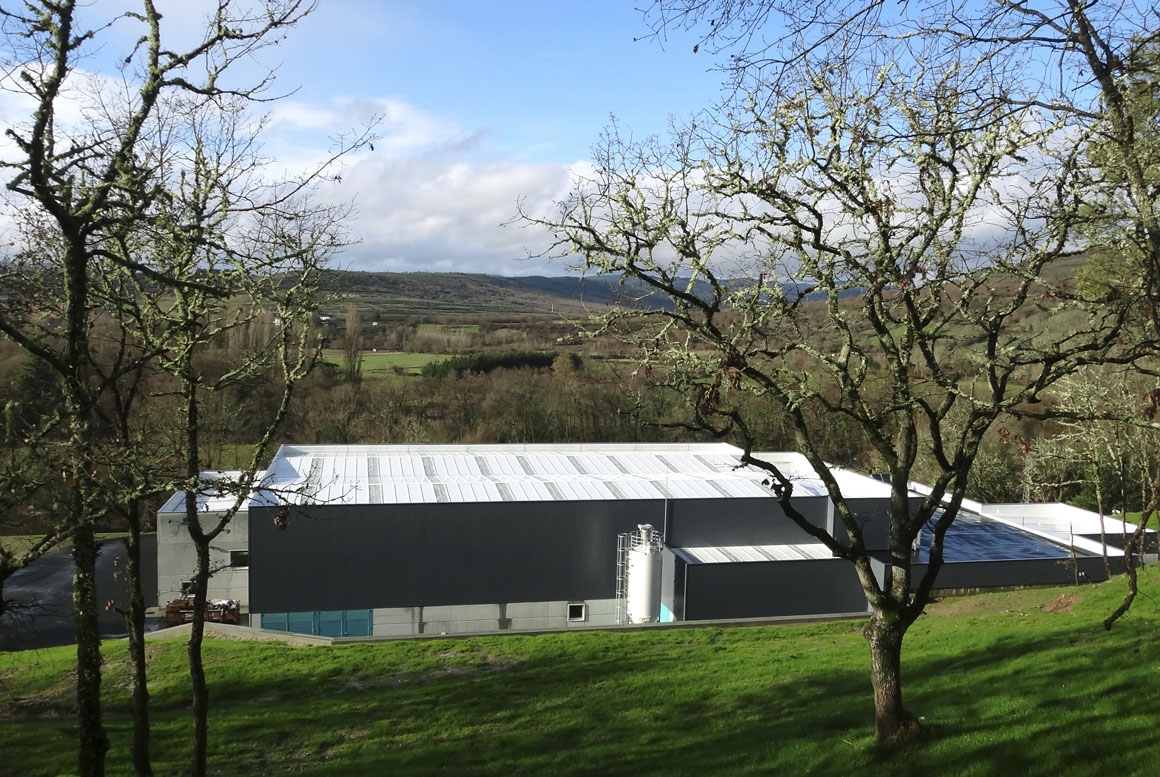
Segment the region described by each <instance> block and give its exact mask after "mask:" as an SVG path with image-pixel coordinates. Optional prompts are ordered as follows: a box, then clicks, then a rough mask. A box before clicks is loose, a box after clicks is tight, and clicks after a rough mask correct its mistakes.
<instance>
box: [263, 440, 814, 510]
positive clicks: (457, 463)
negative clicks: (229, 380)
mask: <svg viewBox="0 0 1160 777" xmlns="http://www.w3.org/2000/svg"><path fill="white" fill-rule="evenodd" d="M741 453H742V452H741V450H740V449H738V448H735V447H733V446H731V445H727V444H724V443H710V444H687V445H686V444H667V445H665V444H661V445H646V444H636V445H631V444H630V445H470V446H469V445H398V446H394V445H364V446H341V445H305V446H290V445H287V446H283V447H282V448H281V449H279V451H278V454H277V456H275V458H274V461H273V463H272V464H271V465H270V469H269V471H268V472H267V475H266V478H265V479H264V480H263V484H264V488H265V489H266V490H265V491H264V492H263V493H262V494H261V495H260V496H259V497H258V499H259V500H260V503H267V504H268V503H277V502H282V501H285V502H291V503H314V504H414V503H431V502H457V503H466V502H501V501H517V502H539V501H591V500H624V499H627V500H634V499H635V500H643V499H722V498H746V497H748V498H753V497H770V496H771V493H770V491H769V489H768V488H767V487H766V486H764V485H762V480H763V479H765V477H767V476H766V474H765V473H764V472H762V471H760V470H757V469H755V468H752V467H744V468H740V467H739V466H738V464H739V461H740V457H741ZM765 455H767V456H769V457H770V458H771V459H774V460H775V463H776V464H777V465H778V466H779V467H781V468H782V469H783V471H785V472H786V473H787V474H789V476H790V477H792V478H794V479H795V482H800V483H801V488H800V490H799V491H798V492H797V493H798V494H800V495H802V496H811V495H819V494H820V493H824V492H821V491H819V486H820V484H819V483H818V481H817V478H816V475H814V473H813V470H812V469H810V467H809V465H808V463H807V462H806V460H805V458H804V457H803V456H800V455H798V454H786V453H778V454H765Z"/></svg>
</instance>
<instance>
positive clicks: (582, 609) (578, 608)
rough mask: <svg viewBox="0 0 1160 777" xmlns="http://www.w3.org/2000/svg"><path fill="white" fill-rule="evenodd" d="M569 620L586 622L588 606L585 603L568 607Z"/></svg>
mask: <svg viewBox="0 0 1160 777" xmlns="http://www.w3.org/2000/svg"><path fill="white" fill-rule="evenodd" d="M568 620H569V621H585V620H588V605H586V604H584V603H583V602H581V603H579V604H569V605H568Z"/></svg>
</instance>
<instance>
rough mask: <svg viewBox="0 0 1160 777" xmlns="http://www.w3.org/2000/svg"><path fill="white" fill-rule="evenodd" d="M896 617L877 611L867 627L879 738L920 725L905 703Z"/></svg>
mask: <svg viewBox="0 0 1160 777" xmlns="http://www.w3.org/2000/svg"><path fill="white" fill-rule="evenodd" d="M905 633H906V629H905V627H904V626H903V625H902V622H901V621H900V620H899V619H898V618H897V617H889V616H884V615H882V614H881V613H879V612H875V613H874V615H873V616H872V617H871V618H870V625H869V626H867V627H866V639H867V641H868V642H869V643H870V682H871V684H872V685H873V687H874V733H875V737H876V738H877V739H878V741H879V742H885V741H891V740H897V739H900V738H904V737H906V736H908V735H910V734H912V733H914V732H915V731H917V730H918V728H919V723H918V720H917V719H916V718H915V717H914V716H913V715H911V714H910V713H909V712H908V711H907V710H906V708H905V707H904V706H903V705H902V637H903V636H904V635H905Z"/></svg>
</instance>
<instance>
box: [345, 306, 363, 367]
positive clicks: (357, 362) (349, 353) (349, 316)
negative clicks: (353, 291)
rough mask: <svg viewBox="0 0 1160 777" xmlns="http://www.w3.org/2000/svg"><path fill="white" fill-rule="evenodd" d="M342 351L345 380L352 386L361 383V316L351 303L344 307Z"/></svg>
mask: <svg viewBox="0 0 1160 777" xmlns="http://www.w3.org/2000/svg"><path fill="white" fill-rule="evenodd" d="M343 324H344V326H345V331H344V332H343V335H342V337H343V353H344V355H345V356H346V382H347V383H349V384H351V385H352V386H358V385H359V384H360V383H362V364H363V355H362V349H363V331H362V316H360V315H359V312H358V308H357V307H355V306H354V305H353V304H352V305H351V306H350V307H348V308H347V309H346V317H345V320H344V322H343Z"/></svg>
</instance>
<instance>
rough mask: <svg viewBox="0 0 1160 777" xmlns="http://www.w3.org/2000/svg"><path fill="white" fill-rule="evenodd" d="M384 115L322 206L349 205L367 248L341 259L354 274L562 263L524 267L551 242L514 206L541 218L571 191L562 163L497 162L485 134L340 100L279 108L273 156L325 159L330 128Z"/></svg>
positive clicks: (523, 271)
mask: <svg viewBox="0 0 1160 777" xmlns="http://www.w3.org/2000/svg"><path fill="white" fill-rule="evenodd" d="M375 115H379V116H381V117H382V119H381V121H380V123H379V125H378V127H377V130H376V135H377V138H376V140H375V141H374V150H373V151H370V150H369V149H368V150H365V151H364V152H362V153H360V154H358V155H357V156H354V157H352V158H350V159H349V160H347V161H346V163H345V166H344V169H343V170H341V173H340V175H341V181H336V182H334V183H331V184H327V185H326V186H324V187H323V188H322V190H321V192H320V196H322V197H323V198H324V199H326V200H330V201H341V200H353V201H354V202H355V205H356V207H357V210H358V216H357V218H356V221H355V223H354V224H353V232H354V234H355V235H357V236H358V237H359V238H360V240H361V242H360V243H359V244H358V245H355V246H352V247H351V248H350V249H348V251H347V252H346V253H345V254H344V255H343V256H341V257H339V262H340V264H341V265H342V266H344V267H346V268H348V269H355V270H382V271H440V272H449V271H460V272H480V273H491V274H502V275H530V274H543V273H548V274H554V273H560V272H564V268H563V267H560V266H550V265H548V264H547V263H546V262H529V261H524V260H523V259H524V257H525V256H526V254H527V253H528V251H533V252H534V251H536V250H538V249H542V248H543V247H544V246H546V244H547V242H546V241H547V238H546V236H545V235H543V234H542V233H539V232H537V231H536V230H534V229H531V228H528V229H523V228H521V227H520V225H518V224H512V225H509V226H504V224H505V223H507V222H511V221H512V219H513V217H515V215H516V209H517V202H518V201H519V200H521V199H526V200H527V202H528V205H529V208H530V209H532V210H533V211H534V212H542V211H544V209H545V208H547V207H550V205H551V203H553V202H555V201H556V200H558V199H560V198H562V197H563V196H564V194H565V193H566V192H567V189H568V186H569V183H570V181H571V180H572V179H571V175H570V172H569V169H568V167H566V166H564V165H552V164H534V163H528V162H520V161H515V160H510V159H502V158H496V157H497V155H496V154H495V152H494V151H493V149H492V147H491V146H490V145H489V135H488V133H487V132H485V131H482V130H468V129H465V128H463V127H460V126H459V125H457V124H456V123H454V122H450V121H446V120H443V119H441V118H440V117H438V116H435V115H433V114H431V113H429V112H426V111H424V110H422V109H421V108H418V107H416V106H414V105H411V104H408V103H406V102H403V101H399V100H393V99H381V100H368V99H362V100H357V101H353V100H335V101H333V103H332V104H331V105H329V106H326V107H320V106H309V105H304V104H301V103H284V104H282V105H279V106H278V107H277V108H276V109H275V111H274V112H273V113H272V114H271V116H270V125H269V133H270V135H269V137H268V138H267V151H268V152H270V153H271V154H272V156H274V157H275V158H276V159H277V160H278V164H279V166H282V167H285V168H286V169H291V170H293V169H301V168H302V167H305V166H306V165H307V164H308V163H309V162H310V161H311V160H316V159H318V158H319V157H320V156H321V153H322V151H323V150H324V149H323V148H322V140H323V138H324V135H325V134H326V133H327V132H333V131H334V130H335V129H337V128H342V127H354V126H357V125H359V124H361V123H365V122H366V121H367V120H368V119H369V118H370V117H372V116H375Z"/></svg>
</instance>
